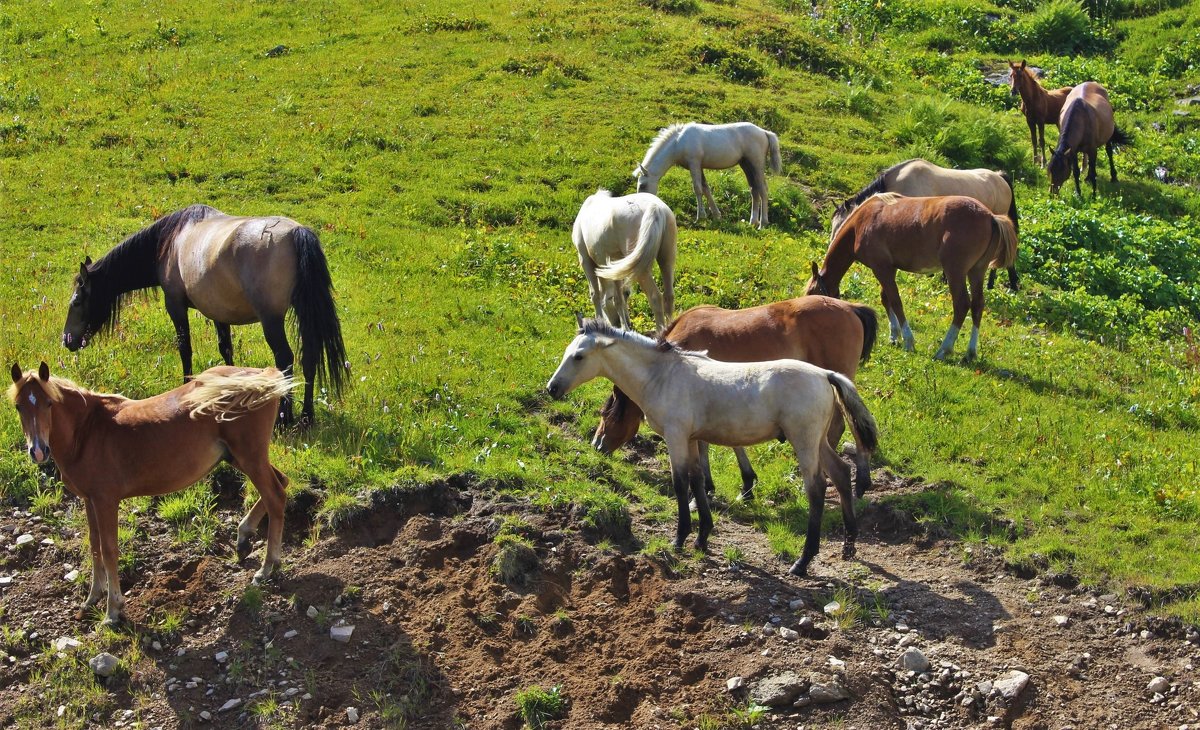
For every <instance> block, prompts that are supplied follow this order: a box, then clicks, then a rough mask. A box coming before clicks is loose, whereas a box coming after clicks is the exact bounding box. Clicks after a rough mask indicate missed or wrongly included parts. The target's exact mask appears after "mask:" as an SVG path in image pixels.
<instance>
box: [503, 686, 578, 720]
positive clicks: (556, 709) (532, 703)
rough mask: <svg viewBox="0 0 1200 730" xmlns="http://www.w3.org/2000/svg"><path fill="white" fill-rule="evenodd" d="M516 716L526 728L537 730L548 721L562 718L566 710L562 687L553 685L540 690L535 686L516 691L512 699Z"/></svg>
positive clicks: (565, 699)
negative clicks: (515, 704) (515, 706)
mask: <svg viewBox="0 0 1200 730" xmlns="http://www.w3.org/2000/svg"><path fill="white" fill-rule="evenodd" d="M514 700H515V701H516V703H517V714H518V715H520V717H521V720H522V721H523V722H524V723H525V726H526V727H529V728H532V730H538V729H539V728H541V727H542V726H543V725H545V724H546V723H547V722H549V721H550V720H556V719H558V718H560V717H562V716H563V714H564V713H565V712H566V710H567V698H566V697H564V696H563V695H562V686H561V685H557V684H556V685H554V686H553V687H551V688H550V689H542V688H541V687H539V686H537V685H533V686H532V687H526V688H525V689H521V690H517V693H516V695H515V697H514Z"/></svg>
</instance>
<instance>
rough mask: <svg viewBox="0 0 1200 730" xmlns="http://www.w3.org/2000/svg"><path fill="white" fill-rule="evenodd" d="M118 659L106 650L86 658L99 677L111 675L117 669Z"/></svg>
mask: <svg viewBox="0 0 1200 730" xmlns="http://www.w3.org/2000/svg"><path fill="white" fill-rule="evenodd" d="M118 663H119V660H118V659H117V658H116V657H115V656H113V655H112V654H109V653H108V652H106V651H105V652H101V653H99V654H97V655H96V656H94V657H92V658H91V659H89V660H88V666H89V667H91V669H92V671H93V672H95V673H96V674H98V675H100V676H101V677H111V676H112V675H113V672H116V671H117V664H118Z"/></svg>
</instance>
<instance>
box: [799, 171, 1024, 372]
mask: <svg viewBox="0 0 1200 730" xmlns="http://www.w3.org/2000/svg"><path fill="white" fill-rule="evenodd" d="M1016 257H1017V232H1016V230H1015V229H1014V228H1013V224H1012V221H1010V220H1009V219H1008V218H1007V217H1006V216H1002V215H995V214H994V213H992V212H991V211H990V210H988V209H987V208H986V207H984V205H983V203H980V202H979V201H978V200H975V199H974V198H968V197H965V196H961V195H948V196H945V197H941V198H906V197H904V196H901V195H895V194H893V193H881V194H879V195H876V196H875V197H873V198H871V199H870V200H868V201H866V202H865V203H863V204H862V205H861V206H859V208H858V210H856V211H854V214H853V215H851V216H850V217H849V218H848V219H847V220H846V224H845V225H843V226H842V229H841V230H840V231H838V235H837V236H836V237H835V238H834V240H833V243H831V244H829V250H828V251H827V252H826V253H825V262H824V263H823V264H821V267H820V268H819V269H818V268H817V265H816V264H815V263H814V264H813V265H812V278H811V279H810V280H809V282H808V287H807V288H806V291H807V293H809V294H824V295H826V296H831V297H837V296H839V290H838V287H839V285H840V284H841V281H842V277H843V276H845V275H846V272H847V271H848V270H849V269H850V266H851V264H853V263H854V262H855V261H861V262H862V263H863V264H864V265H866V267H867V268H869V269H871V271H872V272H874V274H875V278H876V279H878V280H879V285H880V288H881V298H882V300H883V308H884V310H886V311H887V315H888V321H889V323H890V325H891V334H892V343H893V344H895V343H896V341H897V339H898V337H899V336H901V335H903V337H904V349H906V350H912V349H913V334H912V330H911V329H910V328H909V326H908V320H907V319H906V318H905V316H904V305H903V304H902V303H901V301H900V290H899V289H897V288H896V272H897V271H911V272H914V273H918V274H931V273H935V272H937V271H941V272H942V273H943V274H945V277H946V282H947V283H948V284H949V286H950V297H951V299H952V300H953V302H954V322H953V324H951V325H950V329H949V330H948V331H947V332H946V338H945V339H944V340H942V345H941V347H939V348H938V351H937V354H936V355H935V356H934V357H935V358H937V359H939V360H941V359H943V358H945V357H946V355H948V354H950V351H951V350H953V349H954V343H955V341H956V340H957V339H958V333H959V330H961V329H962V325H963V322H964V321H965V320H966V317H967V309H968V308H969V309H970V310H971V320H972V324H973V325H974V326H973V327H972V329H971V342H970V344H969V345H968V346H967V357H968V358H973V357H975V355H976V354H977V353H978V349H979V321H980V319H982V317H983V276H984V274H985V273H986V272H987V269H988V267H989V266H992V267H1001V266H1011V265H1012V263H1013V261H1014V260H1016ZM968 282H969V283H970V285H971V293H970V296H968V295H967V283H968Z"/></svg>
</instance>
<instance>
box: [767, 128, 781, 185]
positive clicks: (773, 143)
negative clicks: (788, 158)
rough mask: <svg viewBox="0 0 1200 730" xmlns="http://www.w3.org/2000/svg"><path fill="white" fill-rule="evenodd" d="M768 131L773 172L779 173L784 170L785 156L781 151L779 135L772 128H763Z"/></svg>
mask: <svg viewBox="0 0 1200 730" xmlns="http://www.w3.org/2000/svg"><path fill="white" fill-rule="evenodd" d="M763 131H764V132H766V133H767V149H768V150H769V152H770V154H769V157H770V163H771V172H773V173H775V174H776V175H778V174H779V173H781V172H783V156H782V155H780V153H779V137H778V135H776V134H775V133H774V132H772V131H770V130H766V129H764V130H763Z"/></svg>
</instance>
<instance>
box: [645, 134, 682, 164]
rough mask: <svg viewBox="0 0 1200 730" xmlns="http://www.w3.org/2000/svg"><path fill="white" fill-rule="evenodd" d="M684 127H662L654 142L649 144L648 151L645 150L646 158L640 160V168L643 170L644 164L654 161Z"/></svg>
mask: <svg viewBox="0 0 1200 730" xmlns="http://www.w3.org/2000/svg"><path fill="white" fill-rule="evenodd" d="M686 126H687V124H686V123H676V124H672V125H670V126H669V127H663V128H662V129H660V130H658V135H657V136H656V137H655V138H654V141H653V142H651V143H650V149H648V150H646V156H645V157H643V158H642V164H641V166H642V167H643V168H644V167H645V166H646V163H647V162H649V161H650V160H652V159H654V157H655V156H656V155H657V154H658V152H659V150H661V149H662V148H663V146H664V145H666V144H667V143H668V142H670V141H671V140H673V139H675V137H677V136H679V133H680V132H682V131H683V128H684V127H686Z"/></svg>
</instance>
